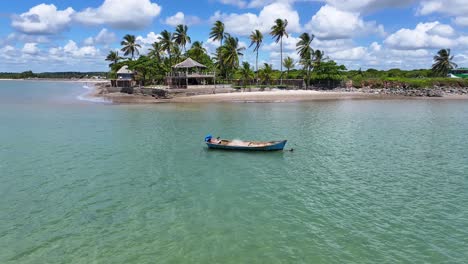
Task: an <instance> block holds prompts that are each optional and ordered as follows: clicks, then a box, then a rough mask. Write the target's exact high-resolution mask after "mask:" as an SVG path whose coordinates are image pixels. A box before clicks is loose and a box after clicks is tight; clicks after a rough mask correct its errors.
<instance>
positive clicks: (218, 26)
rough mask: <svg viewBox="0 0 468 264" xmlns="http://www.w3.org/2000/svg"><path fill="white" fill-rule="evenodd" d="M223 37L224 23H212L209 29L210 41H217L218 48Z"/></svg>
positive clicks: (224, 35) (224, 34) (221, 43)
mask: <svg viewBox="0 0 468 264" xmlns="http://www.w3.org/2000/svg"><path fill="white" fill-rule="evenodd" d="M225 37H226V33H225V32H224V23H223V22H221V21H219V20H218V21H216V22H215V23H214V26H213V27H212V28H211V31H210V39H213V40H214V41H218V40H219V42H220V46H222V45H223V40H224V38H225Z"/></svg>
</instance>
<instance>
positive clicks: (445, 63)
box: [432, 49, 458, 77]
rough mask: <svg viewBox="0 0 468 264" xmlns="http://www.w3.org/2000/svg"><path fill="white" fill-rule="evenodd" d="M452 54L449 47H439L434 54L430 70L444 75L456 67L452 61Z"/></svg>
mask: <svg viewBox="0 0 468 264" xmlns="http://www.w3.org/2000/svg"><path fill="white" fill-rule="evenodd" d="M452 60H453V56H450V49H441V50H439V51H438V52H437V55H436V56H434V64H432V71H433V72H434V74H436V75H438V76H444V77H446V76H447V75H448V73H449V71H450V70H452V69H454V68H456V67H458V66H457V64H456V63H454V62H453V61H452Z"/></svg>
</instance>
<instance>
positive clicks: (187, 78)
mask: <svg viewBox="0 0 468 264" xmlns="http://www.w3.org/2000/svg"><path fill="white" fill-rule="evenodd" d="M172 69H173V70H172V72H170V73H168V74H167V76H166V84H167V85H168V86H169V87H170V88H188V86H189V85H206V84H214V83H215V78H216V75H215V73H214V72H208V71H207V70H206V69H207V67H206V66H205V65H203V64H201V63H199V62H197V61H195V60H192V59H191V58H187V59H186V60H184V61H183V62H181V63H178V64H176V65H174V66H172Z"/></svg>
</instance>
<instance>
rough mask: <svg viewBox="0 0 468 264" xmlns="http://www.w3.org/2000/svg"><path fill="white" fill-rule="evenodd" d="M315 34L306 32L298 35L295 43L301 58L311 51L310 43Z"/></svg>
mask: <svg viewBox="0 0 468 264" xmlns="http://www.w3.org/2000/svg"><path fill="white" fill-rule="evenodd" d="M314 38H315V36H314V35H313V34H311V35H309V34H307V33H302V34H301V35H300V36H299V41H298V42H297V43H296V51H297V54H298V55H299V57H301V58H303V57H305V56H306V55H310V54H312V53H313V50H312V47H311V46H310V44H311V43H312V41H313V40H314Z"/></svg>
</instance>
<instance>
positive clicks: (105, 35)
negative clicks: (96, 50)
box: [83, 28, 117, 46]
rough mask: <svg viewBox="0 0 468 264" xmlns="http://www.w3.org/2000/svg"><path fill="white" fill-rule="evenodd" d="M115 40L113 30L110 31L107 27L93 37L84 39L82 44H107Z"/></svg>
mask: <svg viewBox="0 0 468 264" xmlns="http://www.w3.org/2000/svg"><path fill="white" fill-rule="evenodd" d="M116 41H117V36H116V35H115V33H114V32H110V31H109V30H107V28H103V29H102V30H101V31H100V32H99V33H98V34H97V35H96V36H95V37H89V38H87V39H85V40H84V42H83V43H84V44H85V45H88V46H92V45H109V44H112V43H115V42H116Z"/></svg>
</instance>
